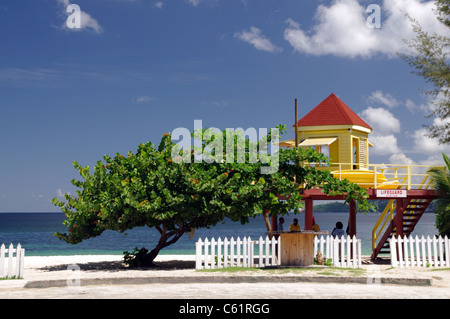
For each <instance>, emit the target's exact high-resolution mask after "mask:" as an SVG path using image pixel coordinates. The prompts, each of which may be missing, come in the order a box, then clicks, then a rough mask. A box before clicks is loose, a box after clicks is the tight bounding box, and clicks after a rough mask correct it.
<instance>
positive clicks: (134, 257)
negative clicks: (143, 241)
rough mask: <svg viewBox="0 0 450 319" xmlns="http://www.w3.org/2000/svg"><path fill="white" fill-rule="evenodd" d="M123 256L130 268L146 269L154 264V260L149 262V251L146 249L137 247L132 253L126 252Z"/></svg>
mask: <svg viewBox="0 0 450 319" xmlns="http://www.w3.org/2000/svg"><path fill="white" fill-rule="evenodd" d="M123 255H124V256H123V260H124V262H125V264H127V265H128V266H129V267H130V268H139V267H144V266H147V265H149V264H151V262H152V260H149V259H150V255H149V254H148V250H147V249H145V248H141V249H139V248H137V247H135V248H134V250H133V251H132V252H129V251H124V252H123Z"/></svg>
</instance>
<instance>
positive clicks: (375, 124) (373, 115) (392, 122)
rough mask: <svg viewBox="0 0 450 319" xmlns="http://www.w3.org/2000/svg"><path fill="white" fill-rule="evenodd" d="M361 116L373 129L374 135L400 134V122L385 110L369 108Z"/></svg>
mask: <svg viewBox="0 0 450 319" xmlns="http://www.w3.org/2000/svg"><path fill="white" fill-rule="evenodd" d="M361 116H362V117H363V118H364V119H365V121H366V122H367V123H368V124H369V125H370V126H371V127H372V128H373V132H374V133H375V134H384V135H386V134H389V133H399V132H400V121H399V120H398V119H397V118H396V117H395V116H394V114H392V113H391V112H389V111H388V110H386V109H383V108H374V107H371V106H369V107H368V108H367V109H365V110H364V111H363V112H362V114H361Z"/></svg>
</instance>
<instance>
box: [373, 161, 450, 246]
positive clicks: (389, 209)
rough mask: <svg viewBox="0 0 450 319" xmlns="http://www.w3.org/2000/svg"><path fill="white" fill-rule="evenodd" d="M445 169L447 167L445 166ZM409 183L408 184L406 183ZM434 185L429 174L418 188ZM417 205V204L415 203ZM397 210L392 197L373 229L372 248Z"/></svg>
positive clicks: (417, 200) (427, 187) (414, 200)
mask: <svg viewBox="0 0 450 319" xmlns="http://www.w3.org/2000/svg"><path fill="white" fill-rule="evenodd" d="M443 169H445V168H443ZM406 185H407V184H406ZM431 186H432V180H431V178H430V176H429V175H428V174H427V175H425V176H424V178H423V179H422V182H421V183H420V184H419V186H418V188H417V189H430V188H431ZM419 201H420V200H419V199H413V200H412V201H411V203H414V202H419ZM413 207H415V205H413ZM395 210H396V204H395V200H394V199H391V200H390V201H389V202H388V204H387V205H386V207H385V208H384V211H383V213H382V214H381V216H380V218H379V219H378V221H377V222H376V224H375V226H374V227H373V230H372V250H374V249H375V248H376V247H377V241H378V238H379V237H380V236H382V235H383V234H384V233H385V231H386V229H387V227H388V226H389V223H390V222H391V221H392V220H393V219H394V212H395Z"/></svg>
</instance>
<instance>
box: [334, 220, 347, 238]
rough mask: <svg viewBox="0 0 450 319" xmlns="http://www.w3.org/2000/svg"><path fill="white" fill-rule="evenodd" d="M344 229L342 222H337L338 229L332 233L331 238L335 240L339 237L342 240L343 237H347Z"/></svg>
mask: <svg viewBox="0 0 450 319" xmlns="http://www.w3.org/2000/svg"><path fill="white" fill-rule="evenodd" d="M342 228H344V225H343V224H342V223H341V222H337V223H336V227H335V228H334V229H333V231H332V232H331V236H333V237H335V238H336V236H337V237H338V238H339V239H340V238H341V237H342V235H345V232H344V230H343V229H342Z"/></svg>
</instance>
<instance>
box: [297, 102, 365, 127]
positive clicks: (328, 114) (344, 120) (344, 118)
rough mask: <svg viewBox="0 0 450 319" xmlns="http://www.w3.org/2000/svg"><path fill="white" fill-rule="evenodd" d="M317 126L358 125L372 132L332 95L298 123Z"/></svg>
mask: <svg viewBox="0 0 450 319" xmlns="http://www.w3.org/2000/svg"><path fill="white" fill-rule="evenodd" d="M319 125H359V126H363V127H366V128H368V129H370V130H372V128H371V127H370V125H369V124H367V123H366V122H364V121H363V120H362V119H361V118H360V117H359V116H358V115H357V114H356V113H355V112H353V111H352V110H351V109H350V108H349V107H348V106H347V105H345V103H344V102H342V101H341V100H340V99H339V98H338V97H337V96H336V95H334V93H331V94H330V95H329V96H328V97H327V98H326V99H325V100H323V101H322V102H321V103H320V104H319V105H317V106H316V107H315V108H314V109H312V110H311V111H310V112H309V113H308V114H306V115H305V116H304V117H303V118H301V119H300V120H299V121H298V126H319ZM294 126H295V125H294Z"/></svg>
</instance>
